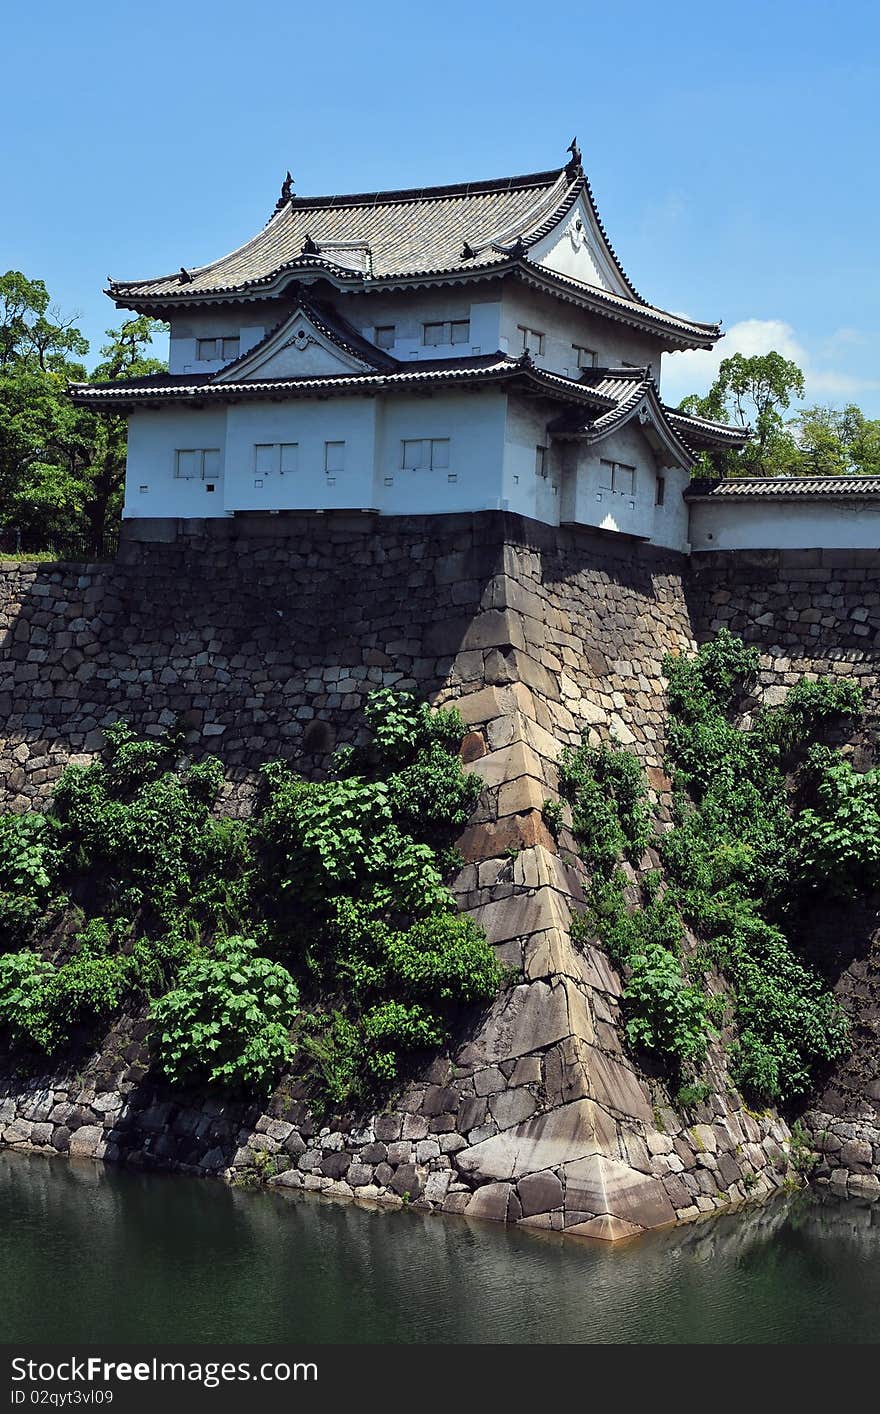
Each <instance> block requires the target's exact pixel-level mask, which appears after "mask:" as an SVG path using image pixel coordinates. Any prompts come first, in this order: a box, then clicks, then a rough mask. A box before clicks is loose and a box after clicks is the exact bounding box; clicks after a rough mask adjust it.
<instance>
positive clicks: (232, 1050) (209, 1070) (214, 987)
mask: <svg viewBox="0 0 880 1414" xmlns="http://www.w3.org/2000/svg"><path fill="white" fill-rule="evenodd" d="M298 1009H299V992H298V990H297V987H296V984H295V983H294V981H293V978H292V977H291V975H290V973H289V972H288V971H287V969H286V968H284V967H282V966H281V965H280V963H277V962H270V961H269V959H268V958H265V957H259V956H258V955H257V953H256V945H255V943H254V940H253V939H252V938H241V937H232V938H225V939H222V940H219V941H218V942H217V944H216V946H215V950H214V953H213V955H212V956H209V955H203V956H201V957H197V958H194V959H193V960H192V961H191V962H189V963H187V964H186V966H184V967H183V968H182V970H181V972H180V976H179V978H178V981H177V986H176V987H175V988H174V989H173V990H172V991H170V992H168V993H167V994H166V995H165V996H164V997H161V998H160V999H159V1001H157V1002H155V1003H154V1005H153V1007H152V1011H151V1019H152V1022H153V1032H152V1041H153V1045H154V1048H155V1051H156V1055H157V1058H158V1060H159V1063H160V1065H161V1067H162V1069H163V1071H164V1072H165V1074H166V1075H167V1076H168V1078H169V1079H170V1080H172V1081H176V1082H178V1083H186V1082H190V1081H191V1082H199V1081H208V1082H209V1083H211V1084H218V1085H224V1086H228V1087H230V1088H236V1087H243V1088H245V1089H250V1090H265V1089H266V1088H267V1087H268V1086H269V1085H270V1084H271V1082H272V1080H273V1079H274V1078H275V1076H276V1075H277V1073H278V1071H279V1070H280V1069H281V1067H282V1066H283V1065H284V1064H285V1063H286V1062H287V1061H288V1060H289V1059H290V1057H291V1055H292V1046H291V1041H290V1035H289V1032H290V1027H291V1026H292V1025H293V1022H294V1019H295V1018H296V1016H297V1013H298Z"/></svg>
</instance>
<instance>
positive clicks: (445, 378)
mask: <svg viewBox="0 0 880 1414" xmlns="http://www.w3.org/2000/svg"><path fill="white" fill-rule="evenodd" d="M223 372H224V378H225V379H226V381H224V382H222V383H221V382H217V381H216V379H217V376H218V375H216V374H212V373H202V374H190V373H177V374H173V373H154V374H151V375H149V376H147V377H143V378H126V379H118V380H117V381H115V382H113V383H73V384H71V386H70V396H71V398H72V399H73V401H74V402H75V403H79V404H81V405H84V406H88V407H104V408H111V407H118V408H121V407H128V406H132V405H134V404H138V403H140V404H145V403H157V402H173V401H186V402H189V401H191V400H193V399H195V400H198V401H202V400H206V401H211V402H215V401H223V400H224V399H228V398H232V397H234V398H236V399H240V398H248V397H252V398H260V397H278V396H283V397H286V398H287V397H289V398H298V397H314V396H315V395H316V394H321V395H322V396H333V395H356V394H358V393H376V392H385V391H392V392H393V391H396V390H400V391H402V392H406V391H407V390H408V389H410V388H418V387H420V386H424V385H431V384H447V383H486V384H488V383H502V382H507V383H509V382H525V383H528V384H529V385H530V387H532V388H533V389H535V390H539V391H541V392H543V393H544V394H545V395H546V396H547V397H549V398H552V399H556V400H560V401H563V402H567V403H571V402H578V403H582V404H584V405H586V406H588V407H589V408H590V409H591V411H592V412H594V413H596V412H599V413H601V412H604V411H606V410H607V409H608V408H609V407H611V406H613V404H612V402H611V399H610V398H608V397H607V396H604V395H602V394H601V393H599V392H597V391H596V390H594V389H591V388H588V387H585V386H584V385H583V384H581V383H578V382H575V381H574V380H573V379H571V378H564V377H563V376H562V375H561V374H557V373H549V372H547V371H546V370H544V369H540V368H536V367H535V366H534V364H532V363H531V362H528V361H525V360H524V359H522V358H519V359H516V358H511V357H510V355H509V354H503V353H496V354H482V355H472V356H470V357H465V358H460V359H454V358H453V359H425V360H422V361H420V362H418V363H397V365H396V367H395V368H393V369H390V370H386V369H377V370H376V371H375V372H372V371H370V372H366V373H333V374H323V375H321V376H316V377H311V378H267V379H247V380H244V379H243V380H241V381H240V382H235V381H232V380H228V378H226V375H227V372H228V370H226V369H225V370H223Z"/></svg>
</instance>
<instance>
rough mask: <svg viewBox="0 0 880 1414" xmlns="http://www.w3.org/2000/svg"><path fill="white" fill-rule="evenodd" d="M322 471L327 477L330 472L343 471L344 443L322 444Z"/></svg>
mask: <svg viewBox="0 0 880 1414" xmlns="http://www.w3.org/2000/svg"><path fill="white" fill-rule="evenodd" d="M324 470H325V471H326V472H327V474H328V475H330V473H331V472H337V471H344V470H345V443H344V442H325V443H324Z"/></svg>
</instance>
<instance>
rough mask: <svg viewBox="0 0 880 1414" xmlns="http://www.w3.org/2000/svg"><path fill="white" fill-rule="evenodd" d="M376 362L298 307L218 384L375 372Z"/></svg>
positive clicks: (230, 367)
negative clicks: (358, 352)
mask: <svg viewBox="0 0 880 1414" xmlns="http://www.w3.org/2000/svg"><path fill="white" fill-rule="evenodd" d="M375 367H376V365H375V364H374V363H372V362H368V361H367V359H366V358H358V357H357V356H356V355H355V354H354V353H352V352H351V350H350V349H348V348H345V347H344V346H343V345H342V344H341V343H339V342H337V340H336V339H335V338H334V336H333V332H332V331H331V330H330V329H329V328H327V327H325V326H324V324H323V322H322V321H321V320H320V319H319V318H318V317H317V316H315V315H313V314H311V313H310V312H309V311H307V310H305V309H303V308H298V309H297V310H296V311H295V313H294V314H292V315H291V317H290V318H289V319H287V320H286V321H285V322H284V323H283V324H281V325H280V326H279V327H278V328H276V329H273V330H272V332H271V333H270V334H268V335H267V336H266V338H265V339H263V340H262V342H261V343H259V344H257V346H256V348H253V349H251V350H250V351H249V352H248V353H246V354H244V355H243V356H242V357H241V358H240V359H236V361H235V362H234V363H232V364H229V365H228V366H227V367H226V368H224V369H223V371H222V373H219V374H218V375H217V377H216V378H215V379H214V382H215V383H241V382H251V381H263V380H269V379H274V378H316V377H326V376H327V375H331V374H334V373H339V374H346V373H348V374H351V373H364V372H372V371H373V370H374V369H375Z"/></svg>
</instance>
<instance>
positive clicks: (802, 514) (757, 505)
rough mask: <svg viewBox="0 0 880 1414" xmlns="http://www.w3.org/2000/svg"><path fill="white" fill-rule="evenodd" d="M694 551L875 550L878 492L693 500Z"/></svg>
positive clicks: (879, 533)
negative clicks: (834, 498) (849, 496)
mask: <svg viewBox="0 0 880 1414" xmlns="http://www.w3.org/2000/svg"><path fill="white" fill-rule="evenodd" d="M690 535H691V545H692V547H693V549H694V550H818V549H823V550H837V549H840V550H843V549H847V550H853V549H854V550H876V549H878V548H880V497H877V498H868V497H865V498H864V500H861V501H858V502H854V501H850V502H836V503H834V502H832V503H829V502H827V501H803V500H800V501H798V500H791V501H776V500H773V501H771V500H765V499H760V500H758V499H756V500H754V501H741V502H739V503H737V502H733V501H723V500H720V499H719V500H718V501H694V502H692V504H691V507H690Z"/></svg>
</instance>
